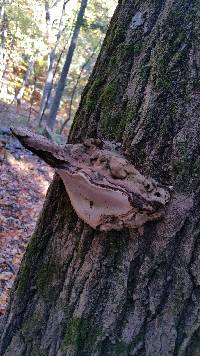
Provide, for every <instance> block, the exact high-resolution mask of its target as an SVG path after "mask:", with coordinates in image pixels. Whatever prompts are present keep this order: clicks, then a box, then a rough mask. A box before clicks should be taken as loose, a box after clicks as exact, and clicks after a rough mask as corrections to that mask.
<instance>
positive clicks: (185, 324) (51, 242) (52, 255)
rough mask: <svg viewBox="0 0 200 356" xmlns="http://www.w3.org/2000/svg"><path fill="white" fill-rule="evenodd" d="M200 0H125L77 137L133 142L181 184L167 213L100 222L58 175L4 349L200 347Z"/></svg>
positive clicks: (196, 351) (93, 351)
mask: <svg viewBox="0 0 200 356" xmlns="http://www.w3.org/2000/svg"><path fill="white" fill-rule="evenodd" d="M199 14H200V12H199V1H198V0H179V1H176V0H162V1H159V2H157V1H149V0H143V1H133V0H123V1H120V3H119V5H118V7H117V9H116V11H115V14H114V17H113V19H112V21H111V25H110V28H109V30H108V33H107V36H106V38H105V41H104V44H103V46H102V50H101V53H100V55H99V58H98V60H97V63H96V65H95V68H94V70H93V74H92V76H91V78H90V80H89V83H88V85H87V86H86V88H85V90H84V93H83V96H82V100H81V103H80V107H79V110H78V112H77V114H76V118H75V121H74V125H73V128H72V130H71V135H70V142H80V141H81V140H82V138H84V137H100V138H104V139H109V140H115V141H119V142H121V143H122V147H123V149H124V152H126V156H127V157H129V159H130V161H131V162H132V164H134V165H135V166H136V168H137V169H139V170H140V171H141V172H142V173H143V174H145V175H150V176H152V177H154V178H156V179H157V180H158V181H160V182H162V183H163V184H166V185H168V184H169V185H173V186H174V192H173V194H172V199H171V201H170V203H169V205H168V207H167V209H166V213H165V216H164V218H163V220H162V221H160V222H151V223H147V224H146V225H145V229H144V234H143V235H142V236H140V235H139V234H138V233H137V232H136V231H135V230H131V229H125V230H122V231H118V232H117V231H114V230H112V231H111V232H107V233H106V232H100V231H96V230H93V229H92V228H91V227H89V226H88V225H86V224H84V223H83V222H82V221H81V220H80V219H79V218H78V217H77V215H76V214H75V212H74V210H73V209H72V207H71V205H70V202H69V199H68V196H67V194H66V192H65V188H64V185H63V183H62V181H61V180H60V178H59V177H58V176H57V175H56V176H55V178H54V182H53V183H52V185H51V187H50V189H49V191H48V194H47V199H46V201H45V204H44V208H43V211H42V213H41V215H40V218H39V221H38V224H37V226H36V230H35V233H34V235H33V237H32V240H31V242H30V244H29V246H28V249H27V252H26V255H25V258H24V260H23V263H22V266H21V269H20V272H19V274H18V276H17V279H16V282H15V286H14V289H13V291H12V293H11V300H10V304H9V307H8V310H7V314H6V316H5V318H4V320H3V325H2V337H1V347H0V350H1V351H0V353H1V355H6V356H11V355H16V356H22V355H23V356H24V355H27V356H30V355H45V356H46V355H51V356H54V355H58V356H62V355H70V356H72V355H77V356H78V355H81V356H82V355H83V356H84V355H85V356H89V355H95V356H105V355H113V356H115V355H137V356H145V355H148V356H161V355H162V356H169V355H179V356H183V355H187V356H191V355H192V356H198V355H200V342H199V338H200V307H199V306H200V277H199V276H200V262H199V261H200V242H199V234H200V185H199V182H200V157H199V149H200V144H199V134H200V119H199V96H200V85H199V84H200V78H199V71H200V62H199V50H200V48H199V32H200V21H199V20H200V19H199Z"/></svg>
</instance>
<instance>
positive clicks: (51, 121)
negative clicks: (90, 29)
mask: <svg viewBox="0 0 200 356" xmlns="http://www.w3.org/2000/svg"><path fill="white" fill-rule="evenodd" d="M87 1H88V0H81V6H80V10H79V13H78V16H77V20H76V24H75V28H74V32H73V34H72V39H71V43H70V46H69V49H68V52H67V56H66V59H65V63H64V66H63V69H62V72H61V75H60V79H59V81H58V85H57V88H56V92H55V96H54V98H53V101H52V105H51V108H50V112H49V116H48V120H47V126H48V127H49V128H50V129H51V130H53V128H54V126H55V123H56V115H57V112H58V109H59V105H60V100H61V98H62V95H63V91H64V89H65V83H66V81H67V76H68V73H69V68H70V65H71V62H72V58H73V54H74V50H75V48H76V44H77V40H78V36H79V32H80V29H81V26H82V22H83V17H84V13H85V9H86V7H87Z"/></svg>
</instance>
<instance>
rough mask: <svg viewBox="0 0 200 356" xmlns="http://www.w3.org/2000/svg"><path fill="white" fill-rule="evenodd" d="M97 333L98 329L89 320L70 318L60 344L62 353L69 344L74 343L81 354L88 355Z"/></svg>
mask: <svg viewBox="0 0 200 356" xmlns="http://www.w3.org/2000/svg"><path fill="white" fill-rule="evenodd" d="M98 335H99V330H98V329H95V328H94V326H93V325H92V323H91V321H90V320H87V319H80V318H73V319H70V320H69V322H68V324H67V329H66V332H65V335H64V338H63V341H62V346H61V350H62V352H63V355H64V352H65V351H66V348H67V347H68V346H70V345H71V346H72V345H75V346H76V348H77V349H78V350H79V351H80V352H81V355H83V356H86V355H89V354H90V352H91V349H92V347H93V346H94V344H95V341H96V339H97V336H98Z"/></svg>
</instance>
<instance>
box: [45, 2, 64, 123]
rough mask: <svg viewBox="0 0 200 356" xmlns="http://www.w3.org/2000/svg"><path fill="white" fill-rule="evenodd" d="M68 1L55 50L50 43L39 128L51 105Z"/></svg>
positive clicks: (60, 21)
mask: <svg viewBox="0 0 200 356" xmlns="http://www.w3.org/2000/svg"><path fill="white" fill-rule="evenodd" d="M67 2H68V0H66V1H64V2H63V6H62V13H61V16H60V20H59V30H58V33H57V36H56V42H55V45H54V48H53V49H51V46H50V43H49V41H48V43H49V53H48V70H47V78H46V81H45V84H44V90H43V95H42V100H41V104H40V111H39V126H41V123H42V120H43V117H44V114H45V111H46V109H47V107H48V104H49V98H50V96H51V92H52V89H53V79H54V64H55V59H56V51H57V47H58V45H59V41H60V38H61V36H62V34H63V32H64V30H65V27H66V26H65V27H64V28H62V29H61V27H62V22H63V16H64V14H65V7H66V4H67ZM47 5H48V3H47V2H46V5H45V9H46V27H47V29H48V30H47V33H49V21H48V19H49V18H50V13H49V7H48V6H47Z"/></svg>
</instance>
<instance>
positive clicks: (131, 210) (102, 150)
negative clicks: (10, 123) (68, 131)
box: [11, 128, 170, 233]
mask: <svg viewBox="0 0 200 356" xmlns="http://www.w3.org/2000/svg"><path fill="white" fill-rule="evenodd" d="M11 131H12V133H13V135H14V136H15V137H17V138H18V139H19V141H20V142H21V143H22V145H23V146H24V147H25V148H27V149H29V150H30V151H32V152H33V153H35V154H36V155H38V156H39V157H40V158H42V159H43V160H44V161H45V162H46V163H48V164H49V165H50V166H52V167H54V169H55V171H56V172H57V173H58V174H59V175H60V177H61V178H62V180H63V183H64V185H65V189H66V191H67V193H68V195H69V198H70V200H71V203H72V206H73V207H74V209H75V211H76V213H77V215H78V216H79V217H80V218H81V219H82V220H83V221H84V222H86V223H87V224H88V225H90V226H91V227H92V228H94V229H100V230H104V231H108V230H111V229H115V230H121V229H122V228H124V227H127V228H133V229H137V230H138V231H139V232H140V233H141V232H142V231H143V227H144V224H145V223H146V222H148V221H154V220H159V219H160V218H162V216H163V212H164V206H165V205H166V203H167V202H168V201H169V199H170V189H168V188H166V187H163V186H162V185H160V184H159V183H158V182H156V181H155V180H153V179H152V178H146V177H144V176H143V175H142V174H140V172H139V171H138V170H137V169H136V168H135V167H134V166H133V165H132V164H130V163H129V162H128V160H127V159H126V158H125V157H124V156H123V154H122V152H120V150H119V149H117V146H115V145H114V144H111V143H109V142H102V141H100V140H99V139H87V140H85V141H84V142H83V143H79V144H66V145H65V146H61V145H57V144H55V143H52V142H51V141H49V140H48V139H46V138H44V137H43V136H40V135H36V134H34V133H32V132H30V131H28V130H26V129H22V128H11Z"/></svg>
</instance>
